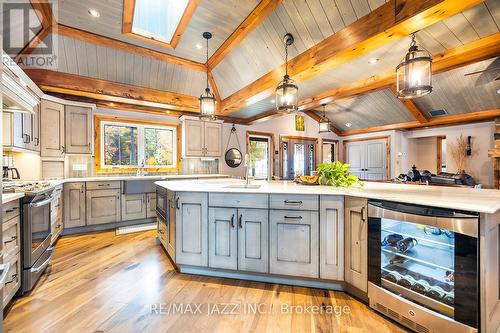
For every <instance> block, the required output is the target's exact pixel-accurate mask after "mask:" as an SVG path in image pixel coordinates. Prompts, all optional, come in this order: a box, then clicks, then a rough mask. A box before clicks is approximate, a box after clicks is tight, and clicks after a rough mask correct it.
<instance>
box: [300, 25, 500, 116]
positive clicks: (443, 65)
mask: <svg viewBox="0 0 500 333" xmlns="http://www.w3.org/2000/svg"><path fill="white" fill-rule="evenodd" d="M498 54H500V33H496V34H494V35H491V36H489V37H485V38H482V39H479V40H477V41H474V42H471V43H468V44H465V45H462V46H460V47H457V48H455V49H451V50H448V51H446V52H444V53H441V54H438V55H434V56H433V62H432V73H433V74H438V73H442V72H446V71H449V70H452V69H455V68H458V67H461V66H465V65H468V64H471V63H474V62H478V61H482V60H485V59H489V58H492V57H496V56H498ZM395 84H396V76H395V74H394V71H393V70H391V71H387V72H385V73H381V74H378V75H374V76H372V77H370V78H368V79H364V80H359V81H356V82H353V83H349V84H346V85H344V86H341V87H338V88H334V89H330V90H328V91H325V92H323V93H321V94H319V95H316V96H314V97H310V98H306V99H303V100H301V101H299V106H300V107H299V110H301V111H305V110H311V109H314V108H317V107H319V106H321V104H333V103H335V102H338V101H340V100H344V99H349V98H353V97H357V96H360V95H364V94H368V93H371V92H374V91H377V90H380V89H386V88H392V87H393V86H395ZM410 112H411V111H410ZM417 120H418V119H417Z"/></svg>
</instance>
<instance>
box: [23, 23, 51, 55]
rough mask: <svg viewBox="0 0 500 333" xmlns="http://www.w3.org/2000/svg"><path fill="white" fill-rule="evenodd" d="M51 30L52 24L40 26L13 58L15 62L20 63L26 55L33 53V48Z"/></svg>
mask: <svg viewBox="0 0 500 333" xmlns="http://www.w3.org/2000/svg"><path fill="white" fill-rule="evenodd" d="M51 32H52V26H48V27H42V29H40V31H39V32H38V33H37V34H36V35H35V37H33V39H32V40H30V41H29V43H28V44H27V45H26V46H25V47H24V48H23V49H22V50H21V52H19V54H18V55H17V56H16V58H15V60H14V61H15V62H16V64H21V65H22V63H23V62H24V61H25V60H26V58H28V56H29V55H30V54H31V53H33V50H35V49H36V47H37V46H38V45H40V43H42V42H43V40H44V39H45V38H46V37H47V36H48V35H49V34H50V33H51Z"/></svg>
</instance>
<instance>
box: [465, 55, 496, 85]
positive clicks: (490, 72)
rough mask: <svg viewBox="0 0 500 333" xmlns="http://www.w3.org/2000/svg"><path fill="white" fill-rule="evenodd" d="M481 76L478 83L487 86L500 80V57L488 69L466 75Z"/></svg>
mask: <svg viewBox="0 0 500 333" xmlns="http://www.w3.org/2000/svg"><path fill="white" fill-rule="evenodd" d="M478 74H480V76H479V78H478V80H477V82H478V83H479V84H485V83H489V82H493V81H497V80H500V57H497V58H496V59H495V60H494V61H493V62H492V63H491V64H489V65H488V67H487V68H486V69H483V70H481V71H475V72H470V73H466V74H464V76H473V75H478Z"/></svg>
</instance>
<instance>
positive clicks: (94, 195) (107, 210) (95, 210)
mask: <svg viewBox="0 0 500 333" xmlns="http://www.w3.org/2000/svg"><path fill="white" fill-rule="evenodd" d="M86 196H87V225H92V224H104V223H111V222H118V221H120V210H121V209H120V208H121V205H120V190H119V189H111V190H91V191H87V193H86Z"/></svg>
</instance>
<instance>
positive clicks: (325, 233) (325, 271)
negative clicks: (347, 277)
mask: <svg viewBox="0 0 500 333" xmlns="http://www.w3.org/2000/svg"><path fill="white" fill-rule="evenodd" d="M319 205H320V219H319V226H320V227H319V230H320V231H319V234H320V239H319V277H320V278H321V279H327V280H344V197H343V196H332V195H328V196H321V197H320V203H319Z"/></svg>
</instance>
